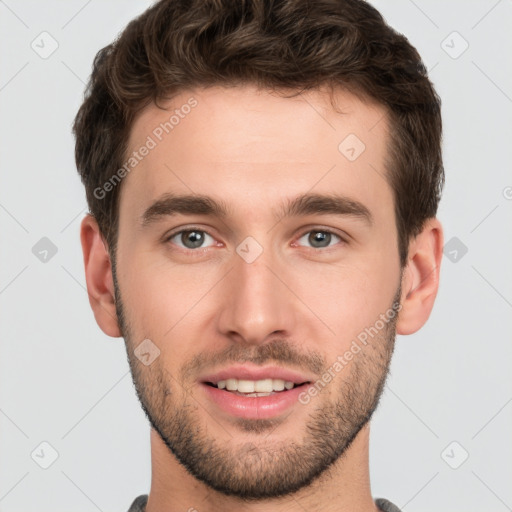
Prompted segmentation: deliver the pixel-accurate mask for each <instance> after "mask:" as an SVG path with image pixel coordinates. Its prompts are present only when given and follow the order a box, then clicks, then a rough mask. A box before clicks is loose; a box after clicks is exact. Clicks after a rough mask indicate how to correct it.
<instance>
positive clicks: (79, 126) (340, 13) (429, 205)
mask: <svg viewBox="0 0 512 512" xmlns="http://www.w3.org/2000/svg"><path fill="white" fill-rule="evenodd" d="M243 84H256V85H258V86H260V87H263V88H267V89H269V90H270V89H271V90H278V91H279V90H282V91H284V90H288V91H289V90H292V91H296V94H300V93H301V92H302V91H305V90H309V89H317V88H319V87H320V86H323V85H328V86H330V87H332V88H336V87H341V88H343V89H345V90H348V91H350V92H352V93H355V94H357V95H359V96H361V97H363V98H368V99H371V100H374V101H376V102H377V103H379V104H381V105H383V106H384V107H385V108H386V111H387V114H388V120H389V126H390V141H389V145H388V154H389V156H388V160H387V162H386V169H387V173H388V176H387V179H388V182H389V184H390V186H391V188H392V190H393V194H394V199H395V217H396V225H397V231H398V243H399V254H400V262H401V265H402V266H403V265H404V264H405V263H406V261H407V253H408V244H409V240H410V238H411V237H414V236H416V235H417V234H418V233H420V232H421V230H422V228H423V226H424V223H425V221H426V220H427V219H429V218H432V217H435V215H436V212H437V207H438V204H439V200H440V197H441V191H442V188H443V185H444V170H443V164H442V154H441V132H442V124H441V108H440V105H441V103H440V99H439V97H438V95H437V93H436V92H435V90H434V87H433V85H432V83H431V82H430V80H429V79H428V77H427V72H426V69H425V67H424V65H423V63H422V61H421V58H420V56H419V54H418V52H417V51H416V49H415V48H414V47H413V46H412V45H411V44H410V43H409V42H408V40H407V39H406V38H405V37H404V36H403V35H401V34H399V33H397V32H396V31H395V30H393V29H392V28H391V27H390V26H389V25H387V24H386V22H385V21H384V19H383V18H382V16H381V15H380V13H379V12H378V11H377V10H376V9H375V8H373V7H372V6H371V5H369V4H368V3H366V2H365V1H364V0H316V1H314V2H311V1H308V0H278V1H274V2H267V1H265V0H160V1H159V2H157V3H156V4H155V5H153V6H152V7H150V8H149V9H147V10H146V11H145V12H144V13H143V14H142V15H140V16H139V17H137V18H136V19H134V20H133V21H131V22H130V23H129V24H128V26H127V27H126V28H125V30H124V31H123V32H122V33H121V34H120V36H119V37H118V38H117V39H116V40H115V41H114V42H113V43H112V44H110V45H108V46H106V47H105V48H103V49H102V50H100V51H99V52H98V54H97V55H96V58H95V60H94V66H93V72H92V75H91V78H90V80H89V83H88V86H87V90H86V93H85V99H84V102H83V104H82V106H81V107H80V109H79V111H78V113H77V116H76V118H75V122H74V125H73V133H74V135H75V137H76V148H75V157H76V164H77V168H78V171H79V173H80V175H81V178H82V182H83V183H84V185H85V188H86V195H87V201H88V205H89V209H90V212H91V214H92V215H93V216H94V217H95V218H96V220H97V222H98V225H99V228H100V231H101V234H102V235H103V236H104V238H105V240H106V242H107V245H108V248H109V252H110V254H111V257H113V258H115V248H116V242H117V232H118V215H119V206H118V202H119V189H120V186H116V187H113V188H112V190H111V191H109V193H108V194H106V196H105V197H102V198H98V197H97V194H95V192H94V191H95V190H97V188H98V187H102V185H103V184H104V183H105V182H107V181H108V180H109V178H111V177H112V175H113V174H114V173H115V172H116V170H118V169H119V168H120V167H121V166H122V162H123V161H124V158H123V157H124V155H125V154H126V151H127V141H128V138H129V134H130V129H131V126H132V124H133V121H134V119H135V116H136V114H137V112H139V111H140V110H141V109H142V108H144V107H145V106H147V105H148V104H150V103H151V102H155V103H157V104H158V103H159V102H160V101H161V100H164V99H171V98H172V97H173V96H175V95H176V94H178V93H180V92H183V91H185V90H188V89H192V88H195V87H208V86H212V85H225V86H236V85H243ZM331 101H332V100H331Z"/></svg>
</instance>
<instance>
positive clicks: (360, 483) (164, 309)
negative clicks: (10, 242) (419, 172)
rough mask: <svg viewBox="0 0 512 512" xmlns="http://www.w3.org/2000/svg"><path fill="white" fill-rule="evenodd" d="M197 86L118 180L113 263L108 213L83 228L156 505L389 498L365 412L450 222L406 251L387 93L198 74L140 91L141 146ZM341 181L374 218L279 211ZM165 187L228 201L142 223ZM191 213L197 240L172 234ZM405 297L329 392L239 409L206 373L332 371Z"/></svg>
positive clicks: (415, 310) (95, 294)
mask: <svg viewBox="0 0 512 512" xmlns="http://www.w3.org/2000/svg"><path fill="white" fill-rule="evenodd" d="M191 97H193V98H195V99H196V100H197V106H196V107H194V108H193V109H192V110H191V112H190V113H189V114H187V115H186V116H184V118H183V119H180V121H179V123H178V124H177V125H176V126H175V127H174V128H173V130H172V132H170V133H169V134H165V135H164V137H163V138H162V141H160V142H158V144H157V145H156V147H155V148H154V149H151V151H150V152H149V153H148V155H147V156H145V157H144V158H143V159H142V160H141V161H140V163H138V165H137V166H136V168H135V169H134V170H133V171H131V172H130V173H129V174H128V175H127V176H126V177H125V178H124V180H123V182H122V185H121V186H122V189H121V197H120V222H119V235H118V248H117V259H116V266H115V269H114V272H113V269H112V262H111V260H110V257H109V253H108V251H107V248H106V245H105V242H104V240H103V238H102V237H101V235H100V233H99V230H98V226H97V224H96V222H95V220H94V218H93V217H91V216H90V215H88V216H86V218H85V219H84V220H83V221H82V230H81V241H82V247H83V252H84V263H85V271H86V280H87V287H88V292H89V297H90V303H91V306H92V309H93V311H94V314H95V318H96V321H97V323H98V325H99V326H100V327H101V329H102V330H103V331H104V332H105V333H106V334H108V335H109V336H114V337H117V336H121V335H124V338H125V342H126V347H127V353H128V359H129V362H130V367H131V370H132V376H133V379H134V383H135V386H136V389H137V393H138V396H139V399H140V401H141V404H142V407H143V408H144V410H145V412H146V414H147V415H148V418H149V420H150V423H151V426H152V429H151V456H152V484H151V490H150V494H149V501H148V505H147V512H157V511H160V510H166V511H169V512H174V511H179V510H189V509H191V508H192V509H193V508H195V509H197V510H198V511H201V512H203V511H205V512H206V511H212V512H213V511H218V510H223V511H228V512H229V511H235V510H236V511H240V510H243V511H258V512H263V511H276V512H279V511H285V510H286V511H291V510H299V511H300V510H315V511H322V512H323V511H353V510H361V511H365V512H366V511H368V512H369V511H376V507H375V505H374V503H373V499H372V496H371V489H370V482H369V462H368V446H369V419H370V417H371V414H372V413H373V411H374V410H375V408H376V406H377V404H378V400H379V397H380V394H381V392H382V388H383V386H384V382H385V379H386V375H387V372H388V368H389V362H390V359H391V355H392V352H393V345H394V340H395V334H396V333H399V334H411V333H413V332H415V331H417V330H418V329H419V328H420V327H421V326H422V325H423V324H424V323H425V322H426V321H427V319H428V317H429V315H430V312H431V310H432V307H433V304H434V300H435V296H436V293H437V289H438V284H439V268H440V262H441V255H442V246H443V234H442V227H441V224H440V223H439V221H438V220H437V219H430V220H429V221H428V222H427V223H426V225H425V227H424V230H423V231H422V233H421V234H420V235H418V236H417V237H416V238H415V239H413V240H411V242H410V245H409V257H408V263H407V265H406V267H405V268H404V269H401V268H400V264H399V254H398V245H397V243H398V240H397V230H396V226H395V217H394V206H393V205H394V202H393V201H394V199H393V193H392V190H391V188H390V187H389V185H388V183H387V181H386V179H385V174H386V171H385V168H384V162H385V159H386V145H387V141H388V126H387V122H386V115H385V111H384V109H383V108H382V107H381V106H379V105H377V104H371V103H366V102H362V101H361V100H360V99H358V98H356V97H355V96H353V95H352V94H350V93H348V92H345V91H337V93H336V101H337V104H338V106H339V107H340V109H341V111H342V112H343V113H342V114H340V113H337V112H335V111H334V110H333V109H332V107H331V105H330V103H329V98H328V95H327V93H326V91H323V90H315V91H309V92H308V93H303V94H301V95H300V96H298V97H295V98H284V97H281V96H279V95H278V94H276V93H271V92H269V91H262V90H258V89H256V88H255V87H252V86H244V87H236V88H229V89H226V88H222V87H213V88H209V89H197V90H193V91H186V92H183V93H181V94H180V95H179V96H177V97H175V98H174V99H173V100H172V101H171V102H170V103H169V104H168V105H167V107H168V111H166V110H161V109H158V108H157V107H156V106H154V105H150V106H148V107H147V108H145V109H144V111H143V112H142V113H141V114H140V115H139V116H138V118H137V119H136V121H135V123H134V125H133V127H132V131H131V136H130V142H129V149H130V151H133V150H135V149H137V148H139V147H140V146H141V145H142V144H144V142H145V141H146V140H147V137H148V135H151V134H152V133H153V131H154V129H155V127H157V126H158V125H159V123H161V122H164V121H166V120H168V119H169V116H170V114H171V113H172V110H174V109H175V108H179V106H180V105H183V104H185V103H186V102H187V100H189V99H190V98H191ZM349 134H355V135H356V136H357V137H358V138H359V139H360V140H361V141H363V143H364V145H365V149H364V151H363V152H362V153H361V155H360V156H359V157H358V158H357V159H355V160H354V161H350V160H349V159H347V158H346V156H344V154H342V153H341V152H340V151H339V149H338V146H339V144H340V142H342V141H343V140H344V139H345V137H347V136H348V135H349ZM335 192H336V193H339V194H343V195H344V196H346V197H349V198H351V199H352V200H354V201H358V202H360V203H362V204H363V205H364V206H365V207H366V208H367V209H368V211H369V212H370V213H371V216H372V219H373V220H372V223H367V222H365V221H364V219H362V218H361V217H359V216H354V215H335V214H322V213H319V212H317V213H312V214H308V215H306V216H290V217H282V216H279V215H277V214H276V211H277V210H278V209H279V207H280V206H281V205H282V203H283V202H285V203H286V200H288V199H290V200H292V199H293V198H295V197H297V196H300V195H301V194H307V193H315V194H333V193H335ZM165 193H173V194H196V195H197V194H203V195H208V196H210V197H211V198H213V199H215V200H217V201H222V202H223V203H224V204H225V205H226V206H227V209H228V214H227V215H226V217H224V218H219V217H215V216H207V215H204V214H193V215H176V216H173V217H170V216H167V217H159V218H158V219H157V220H155V221H154V222H153V223H151V224H149V225H147V226H143V225H142V221H141V217H142V215H143V213H144V211H145V210H146V209H147V208H148V207H149V206H150V205H151V204H152V203H153V202H154V201H155V200H157V199H159V198H160V197H161V196H162V194H165ZM192 228H194V229H192ZM180 229H182V230H186V229H188V230H192V231H196V232H197V231H199V230H204V232H206V235H205V237H204V241H203V244H202V245H201V247H200V248H199V249H191V248H187V246H185V245H183V244H184V243H186V242H187V237H186V236H183V237H182V236H181V235H178V236H173V237H172V238H170V236H171V235H173V234H176V233H177V232H178V231H179V230H180ZM325 230H327V231H331V232H332V233H333V235H331V238H329V235H327V237H326V240H325V241H324V242H323V244H324V245H322V244H320V245H315V240H317V239H315V238H314V235H315V234H317V233H318V232H320V233H325ZM204 232H202V231H200V233H202V234H204ZM304 235H305V236H304ZM310 235H311V236H310ZM189 236H190V235H189ZM247 237H252V239H254V240H255V241H257V243H258V244H259V246H260V247H261V248H262V249H263V251H262V252H261V254H259V255H258V256H257V258H256V259H255V260H254V261H252V262H251V263H248V262H247V261H246V260H244V259H243V258H242V257H241V256H240V254H239V253H237V250H236V249H237V247H239V246H240V244H241V243H242V242H243V241H244V240H245V239H246V238H247ZM251 243H252V242H251ZM189 247H190V246H189ZM251 247H252V249H251V251H253V250H255V249H254V246H251ZM402 270H403V272H402ZM113 274H114V275H113ZM397 302H400V305H401V309H400V313H399V315H398V319H397V318H396V317H395V318H394V319H393V320H391V321H389V322H387V323H385V326H384V327H383V328H381V329H379V330H378V334H376V335H375V336H374V337H372V338H371V339H370V340H369V342H368V343H367V344H366V345H363V344H362V343H359V345H360V347H361V350H360V351H359V352H358V353H357V354H356V355H354V357H353V358H352V359H351V360H350V361H348V362H347V364H346V365H344V366H343V369H342V370H340V371H338V372H337V373H336V375H335V377H334V378H333V379H332V381H331V382H330V383H329V384H328V385H327V386H325V387H324V388H323V390H322V391H321V392H320V393H318V395H317V396H315V397H312V398H311V400H310V401H309V402H308V403H307V404H301V403H296V404H294V405H293V406H292V407H291V408H289V409H288V410H287V411H286V412H285V413H283V414H282V415H279V416H276V417H275V418H272V419H270V420H264V419H257V420H241V419H240V418H237V417H234V416H231V415H229V414H227V413H225V412H224V411H222V410H220V409H219V408H218V407H217V406H216V405H215V404H214V403H213V402H212V401H211V400H210V399H209V398H208V396H207V395H206V394H205V393H204V390H203V389H202V388H201V385H200V384H199V381H200V380H201V376H204V375H205V374H206V373H210V372H213V371H217V370H220V369H222V368H225V367H227V366H230V365H231V364H232V363H236V362H249V363H252V364H253V366H257V365H269V364H274V365H278V366H281V367H284V368H289V369H292V370H296V371H299V372H302V373H304V374H307V375H310V376H314V379H315V380H316V379H319V378H320V377H321V376H322V375H323V373H324V372H325V371H326V370H327V369H328V368H329V367H332V365H333V363H334V362H335V361H336V360H337V358H338V356H340V355H343V354H345V352H346V351H347V350H349V349H350V347H351V344H352V343H353V342H354V340H356V339H357V336H358V335H359V334H360V333H361V332H363V331H364V330H365V328H369V327H370V326H375V325H376V321H377V320H378V319H379V318H381V317H380V315H382V314H384V313H386V312H387V311H389V310H390V308H392V306H393V304H396V303H397ZM144 339H150V340H151V342H152V343H153V344H154V346H156V347H158V350H159V351H160V353H159V355H158V357H157V358H156V359H155V360H154V361H153V362H152V363H151V364H150V365H148V366H146V365H144V364H142V363H141V361H140V360H139V359H138V358H137V357H135V354H134V350H135V349H136V348H137V346H138V345H139V344H140V343H141V342H142V341H143V340H144Z"/></svg>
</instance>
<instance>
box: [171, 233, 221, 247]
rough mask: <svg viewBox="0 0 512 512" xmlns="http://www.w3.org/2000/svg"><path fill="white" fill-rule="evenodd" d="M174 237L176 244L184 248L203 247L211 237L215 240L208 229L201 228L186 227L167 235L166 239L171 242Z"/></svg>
mask: <svg viewBox="0 0 512 512" xmlns="http://www.w3.org/2000/svg"><path fill="white" fill-rule="evenodd" d="M174 239H176V241H174V242H172V243H174V244H176V245H177V246H178V247H182V248H183V249H198V248H202V247H201V246H202V245H203V244H204V243H205V241H207V239H210V240H211V241H213V242H215V240H214V239H213V237H212V236H210V235H209V234H208V233H207V232H206V231H203V230H201V229H194V228H192V229H185V230H182V231H178V232H177V233H174V234H172V235H170V236H169V237H167V239H166V241H167V242H171V241H173V240H174Z"/></svg>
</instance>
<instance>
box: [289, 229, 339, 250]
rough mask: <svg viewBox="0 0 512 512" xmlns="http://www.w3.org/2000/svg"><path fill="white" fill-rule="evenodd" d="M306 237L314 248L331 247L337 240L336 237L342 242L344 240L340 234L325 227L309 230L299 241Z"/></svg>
mask: <svg viewBox="0 0 512 512" xmlns="http://www.w3.org/2000/svg"><path fill="white" fill-rule="evenodd" d="M333 237H334V238H333ZM304 239H306V241H307V243H309V244H311V246H312V247H313V248H314V249H323V248H325V247H329V246H330V245H331V242H332V241H333V240H334V241H336V240H335V239H337V240H338V241H341V242H343V241H344V240H343V239H342V238H341V237H340V236H339V235H337V234H335V233H333V232H332V231H328V230H325V229H314V230H312V231H308V232H307V233H305V234H304V235H302V236H301V237H300V238H299V242H300V241H301V240H304Z"/></svg>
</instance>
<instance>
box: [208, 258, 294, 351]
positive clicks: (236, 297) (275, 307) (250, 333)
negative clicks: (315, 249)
mask: <svg viewBox="0 0 512 512" xmlns="http://www.w3.org/2000/svg"><path fill="white" fill-rule="evenodd" d="M286 268H287V267H286V265H279V264H278V263H277V262H276V261H275V260H273V259H272V258H271V257H270V256H269V253H268V252H266V251H264V252H263V253H262V254H261V255H260V256H259V257H258V258H257V259H256V260H255V261H253V262H252V263H248V262H246V261H244V259H243V258H241V257H239V256H238V255H235V256H234V268H233V269H232V270H231V272H229V275H228V277H227V278H228V280H229V283H228V285H227V286H226V287H225V288H224V294H223V297H222V309H221V312H220V315H219V317H218V321H219V324H218V327H219V329H220V330H221V332H222V334H224V335H225V336H228V337H230V338H231V339H233V340H235V341H239V342H241V343H245V344H248V345H255V344H263V343H265V341H266V340H268V338H269V337H270V336H275V335H280V336H283V337H289V336H290V335H291V334H292V329H293V326H294V325H296V319H297V318H296V309H297V300H296V298H295V296H294V295H293V293H292V291H291V290H290V289H289V288H288V287H287V281H289V276H287V274H289V271H286ZM288 268H289V267H288ZM287 277H288V279H287Z"/></svg>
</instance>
